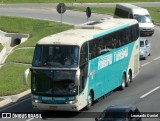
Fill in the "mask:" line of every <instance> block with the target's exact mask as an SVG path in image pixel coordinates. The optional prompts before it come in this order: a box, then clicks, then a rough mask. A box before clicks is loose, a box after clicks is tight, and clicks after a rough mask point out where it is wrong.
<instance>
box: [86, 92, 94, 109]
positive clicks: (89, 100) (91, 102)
mask: <svg viewBox="0 0 160 121" xmlns="http://www.w3.org/2000/svg"><path fill="white" fill-rule="evenodd" d="M87 100H88V104H87V106H86V110H89V109H90V108H91V106H92V105H93V94H92V92H90V93H89V95H88V99H87Z"/></svg>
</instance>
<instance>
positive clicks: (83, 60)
mask: <svg viewBox="0 0 160 121" xmlns="http://www.w3.org/2000/svg"><path fill="white" fill-rule="evenodd" d="M87 48H88V47H87V44H84V45H82V47H81V51H80V66H81V65H83V64H84V63H86V62H87V61H88V49H87Z"/></svg>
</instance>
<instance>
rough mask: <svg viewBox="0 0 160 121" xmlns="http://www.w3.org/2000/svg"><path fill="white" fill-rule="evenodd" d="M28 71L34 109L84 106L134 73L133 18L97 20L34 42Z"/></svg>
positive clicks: (124, 83) (136, 41)
mask: <svg viewBox="0 0 160 121" xmlns="http://www.w3.org/2000/svg"><path fill="white" fill-rule="evenodd" d="M30 71H31V93H32V105H33V108H34V109H37V110H63V111H65V110H67V111H79V110H81V109H83V108H86V109H89V108H90V107H91V106H92V105H93V102H94V101H95V100H97V99H98V98H100V97H101V96H103V95H105V94H107V93H109V92H110V91H112V90H114V89H116V88H118V87H119V88H121V89H124V88H125V87H126V86H128V85H129V84H130V82H131V81H132V79H133V78H134V77H135V76H136V75H137V74H138V72H139V27H138V22H137V21H136V20H133V19H113V18H112V19H103V20H100V21H96V22H88V23H86V24H82V25H78V26H76V27H75V28H74V29H71V30H67V31H64V32H61V33H58V34H54V35H51V36H48V37H45V38H43V39H41V40H40V41H38V43H37V45H36V47H35V52H34V57H33V63H32V67H31V68H30Z"/></svg>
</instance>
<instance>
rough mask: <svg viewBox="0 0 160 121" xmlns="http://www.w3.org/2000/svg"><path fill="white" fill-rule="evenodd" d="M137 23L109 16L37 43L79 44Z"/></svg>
mask: <svg viewBox="0 0 160 121" xmlns="http://www.w3.org/2000/svg"><path fill="white" fill-rule="evenodd" d="M135 23H137V21H136V20H134V19H117V18H116V19H114V18H107V19H102V20H100V21H92V22H87V23H85V24H81V25H78V26H75V28H74V29H70V30H67V31H64V32H61V33H57V34H53V35H50V36H47V37H45V38H43V39H41V40H40V41H38V43H37V44H41V45H79V46H81V45H82V44H83V43H84V42H86V41H88V40H92V39H94V38H97V37H100V36H103V35H105V34H108V33H111V32H114V31H116V30H120V29H123V28H125V27H127V26H130V25H132V24H135Z"/></svg>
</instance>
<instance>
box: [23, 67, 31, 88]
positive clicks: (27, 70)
mask: <svg viewBox="0 0 160 121" xmlns="http://www.w3.org/2000/svg"><path fill="white" fill-rule="evenodd" d="M29 72H30V69H29V68H28V69H26V70H25V72H24V74H23V83H24V85H27V77H28V74H29Z"/></svg>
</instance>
